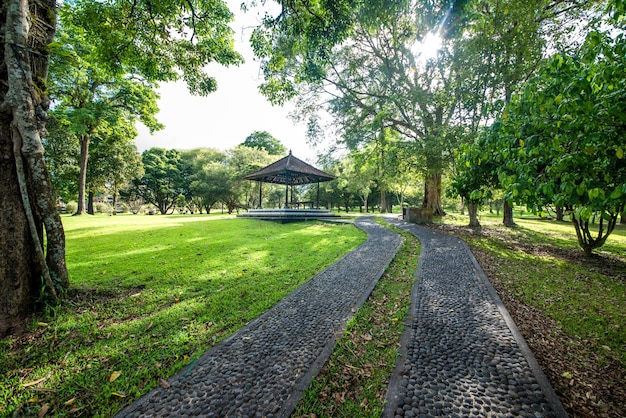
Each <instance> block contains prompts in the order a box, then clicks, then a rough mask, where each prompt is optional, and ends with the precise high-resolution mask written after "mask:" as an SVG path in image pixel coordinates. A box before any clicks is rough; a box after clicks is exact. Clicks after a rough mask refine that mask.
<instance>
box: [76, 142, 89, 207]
mask: <svg viewBox="0 0 626 418" xmlns="http://www.w3.org/2000/svg"><path fill="white" fill-rule="evenodd" d="M88 159H89V137H88V136H84V135H83V136H81V137H80V159H79V168H80V172H79V175H78V208H77V209H76V214H77V215H84V214H85V188H86V185H87V160H88ZM92 215H93V213H92Z"/></svg>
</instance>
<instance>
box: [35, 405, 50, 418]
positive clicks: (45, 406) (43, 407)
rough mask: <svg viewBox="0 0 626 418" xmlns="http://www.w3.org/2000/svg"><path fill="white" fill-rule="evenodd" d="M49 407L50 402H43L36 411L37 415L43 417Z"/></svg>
mask: <svg viewBox="0 0 626 418" xmlns="http://www.w3.org/2000/svg"><path fill="white" fill-rule="evenodd" d="M49 409H50V404H48V403H45V404H43V406H42V407H41V409H40V410H39V412H38V413H37V416H38V417H39V418H41V417H43V416H44V415H46V414H47V413H48V410H49Z"/></svg>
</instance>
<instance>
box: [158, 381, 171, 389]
mask: <svg viewBox="0 0 626 418" xmlns="http://www.w3.org/2000/svg"><path fill="white" fill-rule="evenodd" d="M159 386H161V387H162V388H163V389H169V387H170V386H171V385H170V384H169V382H168V381H167V380H165V379H159Z"/></svg>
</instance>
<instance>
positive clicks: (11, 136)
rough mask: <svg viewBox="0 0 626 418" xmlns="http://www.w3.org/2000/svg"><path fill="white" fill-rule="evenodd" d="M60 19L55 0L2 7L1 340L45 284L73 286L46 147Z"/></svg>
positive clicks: (16, 1)
mask: <svg viewBox="0 0 626 418" xmlns="http://www.w3.org/2000/svg"><path fill="white" fill-rule="evenodd" d="M55 19H56V2H55V0H40V1H37V2H28V1H26V0H8V2H3V6H2V7H0V21H1V22H2V29H1V30H2V36H0V39H2V40H3V42H2V43H1V44H0V48H1V49H2V50H1V51H0V53H2V56H3V61H1V62H0V152H1V154H0V159H1V163H0V177H1V178H2V182H0V205H1V206H0V207H1V208H2V216H0V236H1V239H0V253H1V254H2V257H0V300H2V303H0V336H4V335H7V334H10V333H13V332H16V331H17V330H19V328H20V326H21V324H23V322H24V320H25V319H26V318H27V316H28V315H29V314H30V313H31V312H32V311H33V309H34V305H35V302H36V301H37V299H38V297H39V296H40V291H41V289H42V282H43V285H44V286H45V288H46V292H47V295H48V297H50V298H51V299H52V300H57V299H58V295H57V289H63V288H67V287H68V286H69V280H68V273H67V268H66V265H65V235H64V232H63V226H62V224H61V218H60V216H59V214H58V212H57V210H56V204H55V201H54V199H53V197H52V193H51V184H50V178H49V174H48V171H47V169H46V165H45V162H44V158H43V152H44V150H43V145H42V143H41V132H42V131H43V129H44V127H45V122H46V112H47V108H48V103H49V100H48V98H47V96H46V86H45V80H46V77H47V72H48V62H49V56H48V50H47V46H48V45H49V44H50V42H52V39H53V36H54V31H55V25H56V22H55ZM44 242H45V243H46V248H44ZM42 279H43V280H42Z"/></svg>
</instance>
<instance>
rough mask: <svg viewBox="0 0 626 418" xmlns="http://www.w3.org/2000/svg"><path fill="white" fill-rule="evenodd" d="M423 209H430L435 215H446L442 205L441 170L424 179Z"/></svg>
mask: <svg viewBox="0 0 626 418" xmlns="http://www.w3.org/2000/svg"><path fill="white" fill-rule="evenodd" d="M422 209H430V210H432V211H433V216H445V215H446V212H445V211H444V210H443V207H442V206H441V172H439V173H435V174H428V175H427V176H426V179H425V180H424V201H423V202H422Z"/></svg>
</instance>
